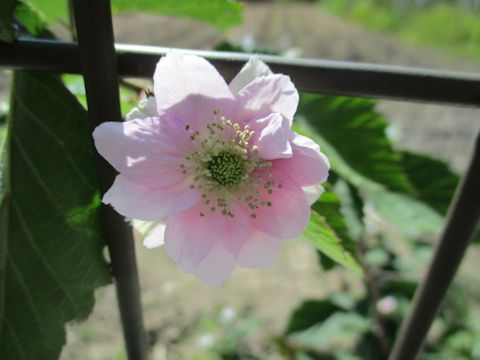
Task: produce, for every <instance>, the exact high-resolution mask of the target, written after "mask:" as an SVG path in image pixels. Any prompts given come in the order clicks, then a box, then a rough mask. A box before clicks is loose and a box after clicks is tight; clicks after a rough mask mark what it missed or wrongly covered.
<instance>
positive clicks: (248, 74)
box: [228, 55, 273, 94]
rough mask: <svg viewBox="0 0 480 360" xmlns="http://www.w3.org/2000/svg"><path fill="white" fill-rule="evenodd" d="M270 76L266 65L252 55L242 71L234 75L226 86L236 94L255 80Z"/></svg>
mask: <svg viewBox="0 0 480 360" xmlns="http://www.w3.org/2000/svg"><path fill="white" fill-rule="evenodd" d="M271 74H273V73H272V70H270V68H269V67H268V65H267V64H265V63H264V62H263V61H261V60H259V59H258V56H257V55H253V56H252V57H251V58H250V59H249V60H248V62H247V63H246V64H245V65H243V67H242V70H240V72H239V73H238V74H237V75H235V77H234V78H233V80H232V81H231V82H230V84H229V85H228V86H229V88H230V90H231V91H232V92H233V93H234V94H238V92H239V91H240V90H242V89H243V88H244V87H245V86H246V85H248V84H249V83H251V82H252V81H253V80H255V79H256V78H258V77H260V76H267V75H271Z"/></svg>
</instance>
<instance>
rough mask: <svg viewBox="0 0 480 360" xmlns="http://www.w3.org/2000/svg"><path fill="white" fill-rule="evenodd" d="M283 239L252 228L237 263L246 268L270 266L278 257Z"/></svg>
mask: <svg viewBox="0 0 480 360" xmlns="http://www.w3.org/2000/svg"><path fill="white" fill-rule="evenodd" d="M281 246H282V239H279V238H277V237H274V236H271V235H268V234H266V233H264V232H262V231H258V230H257V229H255V228H250V232H249V234H248V240H247V242H246V243H245V244H244V245H243V247H242V250H241V251H240V255H239V256H238V260H237V264H238V265H239V266H242V267H246V268H269V267H271V266H272V265H273V263H274V262H275V260H276V259H277V256H278V252H279V251H280V247H281Z"/></svg>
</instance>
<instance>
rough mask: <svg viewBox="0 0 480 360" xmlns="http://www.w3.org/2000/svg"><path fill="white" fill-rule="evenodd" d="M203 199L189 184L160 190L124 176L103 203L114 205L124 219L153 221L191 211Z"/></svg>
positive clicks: (119, 176)
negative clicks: (187, 210) (186, 210)
mask: <svg viewBox="0 0 480 360" xmlns="http://www.w3.org/2000/svg"><path fill="white" fill-rule="evenodd" d="M200 199H201V194H200V192H199V191H198V190H197V189H190V188H189V184H188V183H187V182H184V183H182V184H180V185H177V186H174V187H171V188H167V189H162V190H156V189H151V188H149V187H147V186H144V185H142V184H139V183H138V182H135V181H133V180H130V179H129V178H127V177H126V176H124V175H121V174H120V175H117V177H116V178H115V181H114V183H113V185H112V187H111V188H110V189H109V190H108V191H107V192H106V193H105V195H104V196H103V200H102V201H103V202H104V203H105V204H111V205H112V206H113V207H114V209H115V210H116V211H117V212H118V213H120V214H122V215H123V216H126V217H130V218H134V219H139V220H145V221H153V220H158V219H162V218H164V217H166V216H169V215H172V214H176V213H178V212H180V211H183V210H185V209H188V208H189V207H191V206H193V205H195V204H196V203H197V202H198V201H199V200H200Z"/></svg>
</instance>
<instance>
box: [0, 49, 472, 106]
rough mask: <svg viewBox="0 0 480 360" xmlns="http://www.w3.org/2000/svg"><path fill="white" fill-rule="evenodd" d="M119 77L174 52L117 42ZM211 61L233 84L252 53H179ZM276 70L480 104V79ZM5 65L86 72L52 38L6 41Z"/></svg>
mask: <svg viewBox="0 0 480 360" xmlns="http://www.w3.org/2000/svg"><path fill="white" fill-rule="evenodd" d="M116 50H117V53H118V65H119V74H120V75H122V76H132V77H149V78H150V77H151V76H152V74H153V71H154V69H155V64H156V63H157V61H158V58H159V57H160V56H162V55H163V54H165V53H166V52H167V51H170V50H172V49H169V48H163V47H152V46H137V45H125V44H117V45H116ZM174 50H175V51H178V52H182V53H190V54H196V55H201V56H204V57H206V58H207V59H209V60H211V61H212V63H213V64H214V65H215V66H216V67H217V69H218V70H219V71H220V73H221V74H222V75H223V76H224V77H225V79H227V80H230V79H231V78H232V77H233V76H234V75H235V74H236V73H237V72H238V70H239V69H240V68H241V66H242V65H243V64H244V63H245V62H246V61H247V60H248V58H249V57H250V56H251V54H242V53H228V52H227V53H226V52H217V51H200V50H184V49H174ZM259 58H260V59H262V60H264V61H265V62H267V63H268V64H269V65H270V66H271V68H272V70H273V71H274V72H280V73H284V74H287V75H290V77H291V78H292V80H293V81H294V83H295V85H296V86H297V88H298V89H299V90H300V91H305V92H314V93H328V94H337V95H347V96H361V97H373V98H386V99H394V100H407V101H421V102H433V103H444V104H453V105H470V106H479V104H480V75H479V74H470V73H461V72H452V71H438V70H429V69H419V68H408V67H402V66H387V65H374V64H361V63H352V62H341V61H327V60H313V59H286V58H282V57H279V56H270V55H259ZM0 66H6V67H10V68H28V69H41V70H47V71H53V72H72V73H80V64H79V59H78V49H77V48H76V45H75V44H71V43H61V42H56V41H46V40H19V41H17V42H16V43H14V44H6V43H0Z"/></svg>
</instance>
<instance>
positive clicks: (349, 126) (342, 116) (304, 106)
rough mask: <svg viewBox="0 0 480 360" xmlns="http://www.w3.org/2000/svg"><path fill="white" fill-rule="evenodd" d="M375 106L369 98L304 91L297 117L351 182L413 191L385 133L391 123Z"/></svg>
mask: <svg viewBox="0 0 480 360" xmlns="http://www.w3.org/2000/svg"><path fill="white" fill-rule="evenodd" d="M374 107H375V102H373V101H371V100H366V99H359V98H347V97H342V96H320V95H311V94H302V96H301V99H300V104H299V107H298V111H297V119H299V120H300V124H302V123H305V122H306V123H307V124H308V127H309V128H310V129H311V131H313V132H314V135H315V138H316V139H317V140H318V142H319V143H320V145H321V148H322V151H323V152H324V153H325V154H326V155H327V157H328V159H329V160H330V163H331V165H332V168H333V169H334V170H335V171H336V172H337V173H338V174H339V175H340V176H342V177H344V178H345V179H347V180H348V181H349V182H351V183H352V184H354V185H356V186H361V185H363V184H364V182H368V181H370V182H371V181H373V182H376V183H379V184H382V185H383V186H385V187H386V188H388V189H390V190H393V191H401V192H413V188H412V186H411V184H410V183H409V182H408V179H407V178H406V176H405V173H404V171H403V169H402V167H401V163H400V155H399V154H398V153H396V152H395V151H394V150H393V149H392V145H391V143H390V140H389V139H388V138H387V136H386V135H385V129H386V127H387V125H388V124H387V122H386V121H385V120H384V119H383V117H382V116H381V115H380V114H379V113H377V112H376V111H375V109H374Z"/></svg>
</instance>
